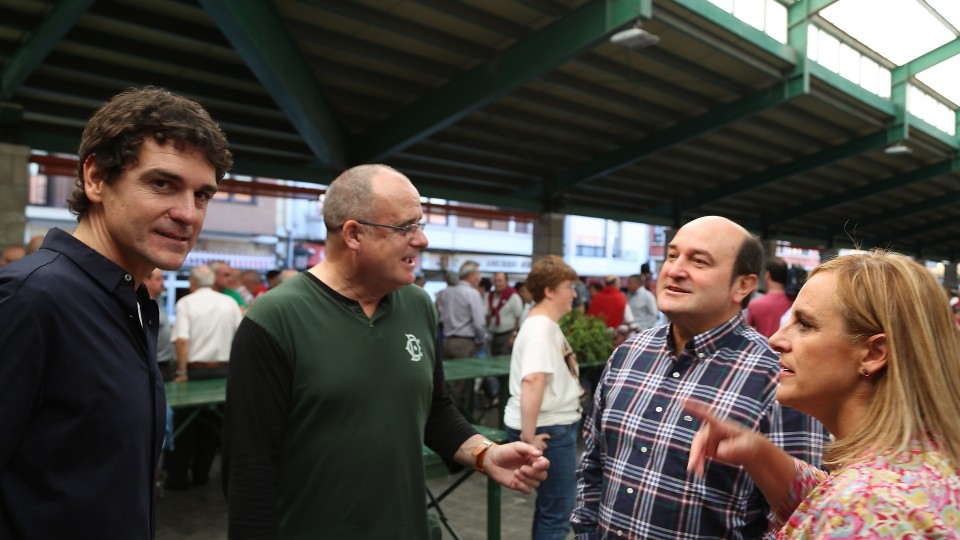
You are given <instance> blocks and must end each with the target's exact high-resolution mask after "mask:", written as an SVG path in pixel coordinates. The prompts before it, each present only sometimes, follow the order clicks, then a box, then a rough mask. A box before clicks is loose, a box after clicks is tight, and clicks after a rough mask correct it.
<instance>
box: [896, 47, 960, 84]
mask: <svg viewBox="0 0 960 540" xmlns="http://www.w3.org/2000/svg"><path fill="white" fill-rule="evenodd" d="M958 54H960V37H958V38H956V39H954V40H953V41H948V42H947V43H944V44H943V45H941V46H939V47H937V48H936V49H933V50H932V51H929V52H927V53H924V54H921V55H920V56H918V57H916V58H914V59H913V60H911V61H909V62H907V63H906V64H902V65H901V66H899V67H897V68H894V70H893V74H892V75H893V80H894V81H897V80H898V78H903V79H908V78H910V77H915V76H916V75H917V74H918V73H920V72H922V71H925V70H927V69H930V68H932V67H933V66H935V65H937V64H939V63H940V62H943V61H944V60H949V59H951V58H953V57H954V56H957V55H958Z"/></svg>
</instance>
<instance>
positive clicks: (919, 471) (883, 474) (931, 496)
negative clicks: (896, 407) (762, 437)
mask: <svg viewBox="0 0 960 540" xmlns="http://www.w3.org/2000/svg"><path fill="white" fill-rule="evenodd" d="M935 448H936V447H935V445H933V444H932V443H927V444H926V445H922V444H921V443H919V442H915V443H914V444H913V445H911V447H910V448H909V449H908V450H905V451H903V452H900V453H898V454H895V455H886V456H872V457H870V458H868V459H864V460H863V461H860V462H857V463H854V464H852V465H850V466H849V467H847V468H845V469H841V470H839V471H837V472H835V473H833V474H829V475H828V474H827V473H825V472H823V471H821V470H819V469H817V468H816V467H813V466H812V465H809V464H807V463H804V462H803V461H800V460H795V464H796V468H797V476H796V477H795V478H794V482H793V486H792V491H793V492H792V494H791V495H792V496H793V497H795V499H793V500H795V501H799V500H801V499H802V502H800V504H799V505H798V506H796V509H795V510H794V512H793V513H792V514H790V513H789V512H790V510H791V509H789V508H787V509H781V511H780V512H778V514H779V515H778V518H779V519H780V520H786V523H785V525H784V526H783V528H781V529H780V530H779V531H778V532H777V538H816V539H820V538H829V539H836V538H858V539H859V538H890V539H907V538H910V539H914V538H916V539H919V538H925V539H926V538H954V539H958V538H960V532H958V530H960V477H958V475H957V466H956V464H954V463H951V462H950V460H949V459H948V458H947V457H946V456H944V455H943V454H942V453H940V452H939V451H937V450H936V449H935ZM784 510H786V511H784Z"/></svg>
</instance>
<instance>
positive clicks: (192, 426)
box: [164, 266, 243, 489]
mask: <svg viewBox="0 0 960 540" xmlns="http://www.w3.org/2000/svg"><path fill="white" fill-rule="evenodd" d="M214 278H215V274H214V272H213V270H211V269H210V268H209V267H207V266H197V267H195V268H193V269H192V270H191V271H190V294H188V295H186V296H184V297H183V298H181V299H180V300H178V301H177V319H176V320H175V321H174V323H173V335H172V338H171V339H172V340H173V342H174V344H175V348H176V353H177V370H176V375H175V376H174V378H173V380H174V382H185V381H187V380H189V379H209V378H216V377H226V376H227V361H228V360H229V359H230V346H231V344H232V343H233V334H234V333H235V332H236V331H237V327H238V326H240V320H241V319H242V318H243V315H242V313H241V312H240V306H238V305H237V302H236V301H235V300H234V299H233V298H231V297H229V296H227V295H225V294H222V293H218V292H217V291H215V290H213V289H212V286H213V282H214ZM189 416H190V411H186V410H176V411H174V415H173V424H174V427H175V428H176V427H177V426H179V425H181V424H182V423H184V422H186V421H187V418H188V417H189ZM221 423H222V422H221V417H220V415H219V414H217V413H216V412H215V411H212V410H206V411H203V412H202V413H200V415H199V416H198V417H197V418H195V419H194V420H193V421H192V422H190V423H189V424H187V427H186V428H184V429H183V430H182V431H181V432H180V434H179V435H178V436H177V438H176V440H175V441H174V450H173V452H171V453H170V454H169V456H168V459H167V480H166V482H165V484H164V487H165V488H167V489H186V488H187V487H189V485H190V482H189V481H188V477H187V469H190V470H191V471H190V472H191V474H192V476H193V484H194V485H203V484H206V483H207V481H208V480H209V476H210V466H211V465H212V464H213V458H214V456H215V455H216V450H217V446H218V445H219V443H220V435H219V431H220V424H221Z"/></svg>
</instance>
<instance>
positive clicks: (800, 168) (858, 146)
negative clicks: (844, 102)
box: [650, 131, 891, 215]
mask: <svg viewBox="0 0 960 540" xmlns="http://www.w3.org/2000/svg"><path fill="white" fill-rule="evenodd" d="M890 142H891V141H890V140H889V135H888V133H887V132H886V131H883V132H879V133H874V134H872V135H867V136H866V137H862V138H859V139H855V140H852V141H849V142H847V143H845V144H841V145H839V146H834V147H831V148H827V149H824V150H822V151H820V152H817V153H816V154H812V155H809V156H803V157H799V158H796V159H792V160H790V161H789V162H787V163H784V164H782V165H777V166H774V167H771V168H769V169H767V170H765V171H763V172H760V173H757V174H755V175H753V176H748V177H746V178H741V179H740V180H736V181H734V182H729V183H726V184H721V185H719V186H716V187H714V188H712V189H708V190H705V191H701V192H700V193H697V194H695V195H691V196H689V197H686V198H684V199H681V200H680V202H679V203H676V204H664V205H661V206H659V207H657V208H654V209H652V210H650V213H653V214H660V215H672V214H673V213H674V212H675V211H676V210H680V211H684V210H687V209H690V208H696V207H698V206H704V205H708V204H712V203H715V202H717V201H719V200H722V199H726V198H729V197H736V196H737V195H740V194H741V193H745V192H747V191H750V190H752V189H756V188H760V187H763V186H766V185H769V184H772V183H774V182H776V181H777V180H780V179H782V178H789V177H791V176H796V175H798V174H803V173H805V172H808V171H810V170H813V169H816V168H817V167H822V166H824V165H829V164H830V163H833V162H835V161H840V160H842V159H846V158H849V157H853V156H856V155H858V154H862V153H863V152H866V151H869V150H872V149H874V148H879V147H881V146H884V145H886V144H889V143H890ZM677 205H679V208H676V206H677Z"/></svg>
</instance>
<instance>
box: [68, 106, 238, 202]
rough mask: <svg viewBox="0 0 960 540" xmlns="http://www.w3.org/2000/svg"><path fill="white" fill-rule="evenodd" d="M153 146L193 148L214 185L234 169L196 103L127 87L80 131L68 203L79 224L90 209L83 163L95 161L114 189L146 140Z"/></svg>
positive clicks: (219, 133) (224, 139) (214, 126)
mask: <svg viewBox="0 0 960 540" xmlns="http://www.w3.org/2000/svg"><path fill="white" fill-rule="evenodd" d="M148 136H149V137H152V138H153V140H154V141H156V142H157V144H166V143H168V142H172V143H173V144H174V146H175V147H176V148H177V150H183V149H185V148H186V147H188V146H189V147H195V148H196V149H198V150H200V151H201V152H203V155H204V157H206V159H207V161H209V162H210V164H211V165H212V166H213V168H214V169H215V170H216V172H217V184H219V183H220V180H223V177H224V175H226V174H227V171H228V170H230V167H231V166H232V165H233V156H232V155H231V154H230V150H228V149H227V137H226V135H224V133H223V131H222V130H221V129H220V126H218V125H217V123H216V122H214V121H213V118H211V117H210V114H209V113H208V112H207V111H206V109H204V108H203V106H201V105H200V104H199V103H197V102H196V101H193V100H191V99H188V98H185V97H182V96H178V95H176V94H174V93H172V92H170V91H168V90H164V89H163V88H156V87H147V88H130V89H128V90H125V91H123V92H121V93H119V94H117V95H116V96H114V97H113V98H112V99H110V101H108V102H107V103H106V104H104V105H103V106H102V107H100V108H99V109H97V111H96V112H95V113H93V116H92V117H91V118H90V122H88V123H87V126H86V127H85V128H84V130H83V137H82V138H81V139H80V150H79V151H78V154H79V159H78V161H77V180H76V183H75V184H74V188H73V193H72V194H71V195H70V199H69V200H68V201H67V202H68V204H69V205H70V211H71V212H73V213H74V214H76V215H77V221H80V219H81V218H83V216H84V215H85V214H86V213H87V210H89V209H90V200H89V199H87V194H86V192H85V191H84V188H83V184H84V178H83V164H84V163H86V161H87V159H88V158H89V157H91V156H92V157H93V160H94V163H95V164H96V166H97V170H98V171H99V172H100V173H101V174H102V176H103V181H104V182H106V183H107V184H108V185H112V184H113V183H114V182H115V181H116V180H117V178H119V177H120V174H121V173H122V172H123V170H124V169H125V168H127V167H130V166H133V165H136V163H137V156H138V155H139V153H140V146H141V145H142V144H143V141H144V139H145V138H146V137H148Z"/></svg>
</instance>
